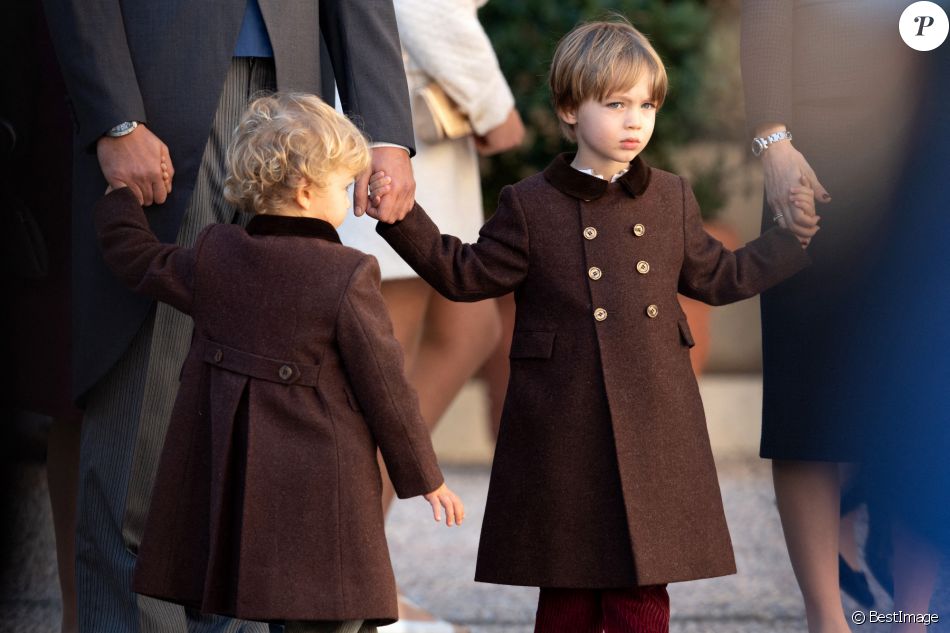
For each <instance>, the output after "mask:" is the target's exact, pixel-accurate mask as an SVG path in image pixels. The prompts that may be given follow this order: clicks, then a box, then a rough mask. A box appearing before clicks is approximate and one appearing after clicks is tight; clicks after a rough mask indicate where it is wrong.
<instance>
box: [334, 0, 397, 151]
mask: <svg viewBox="0 0 950 633" xmlns="http://www.w3.org/2000/svg"><path fill="white" fill-rule="evenodd" d="M320 31H321V32H322V34H323V38H324V40H325V42H326V45H327V49H328V50H329V53H330V62H331V63H332V65H333V73H334V76H335V77H336V83H337V88H338V90H339V91H340V100H341V101H342V103H343V111H344V112H345V113H346V115H347V116H350V117H352V118H353V119H354V120H355V121H356V123H357V124H358V125H361V126H362V129H363V131H364V132H365V133H366V135H367V136H368V137H369V140H370V141H372V142H377V143H393V144H395V145H402V146H403V147H407V148H409V152H410V154H414V153H415V140H414V138H413V133H412V114H411V112H410V110H409V88H408V87H407V85H406V72H405V70H404V68H403V64H402V49H401V47H400V45H399V32H398V31H397V29H396V15H395V12H394V11H393V4H392V0H323V1H322V2H320Z"/></svg>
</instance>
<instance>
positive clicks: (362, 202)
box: [353, 146, 416, 224]
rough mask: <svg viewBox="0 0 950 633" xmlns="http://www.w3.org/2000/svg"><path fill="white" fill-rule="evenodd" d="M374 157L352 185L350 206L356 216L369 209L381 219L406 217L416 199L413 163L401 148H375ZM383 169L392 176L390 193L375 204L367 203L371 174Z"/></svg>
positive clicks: (394, 220) (385, 220)
mask: <svg viewBox="0 0 950 633" xmlns="http://www.w3.org/2000/svg"><path fill="white" fill-rule="evenodd" d="M372 154H373V160H372V165H371V166H370V168H369V170H367V171H366V172H365V173H364V174H363V175H362V176H360V177H359V178H357V180H356V185H355V186H354V188H353V207H354V212H355V214H356V215H363V213H364V212H369V214H370V216H372V217H374V218H376V219H377V220H379V221H380V222H386V223H387V224H392V223H394V222H398V221H399V220H401V219H403V218H404V217H406V214H407V213H409V211H411V210H412V204H413V202H414V201H415V195H416V181H415V179H414V178H413V176H412V164H411V163H410V162H409V152H407V151H406V150H405V149H403V148H401V147H389V146H384V147H374V148H373V149H372ZM378 171H382V172H385V173H386V175H387V176H389V177H390V178H391V179H392V182H391V183H390V185H389V193H388V194H386V195H385V196H383V197H382V200H381V201H380V203H379V206H378V207H372V206H370V203H369V196H368V189H369V177H370V175H372V174H374V173H376V172H378Z"/></svg>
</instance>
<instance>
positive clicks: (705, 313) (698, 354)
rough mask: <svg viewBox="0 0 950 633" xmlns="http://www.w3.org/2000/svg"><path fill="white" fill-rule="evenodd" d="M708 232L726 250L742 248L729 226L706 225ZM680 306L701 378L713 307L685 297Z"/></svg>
mask: <svg viewBox="0 0 950 633" xmlns="http://www.w3.org/2000/svg"><path fill="white" fill-rule="evenodd" d="M706 232H707V233H709V234H710V235H712V236H713V237H715V238H716V239H717V240H719V241H720V242H722V243H723V244H724V245H725V247H726V248H728V249H730V250H735V249H736V248H738V247H739V246H741V241H740V240H739V235H738V233H736V230H735V229H733V228H732V227H731V226H729V225H728V224H722V223H720V222H718V221H712V222H707V223H706ZM679 300H680V305H681V306H682V307H683V312H685V313H686V321H687V322H688V323H689V329H690V331H691V332H692V333H693V340H694V341H695V342H696V345H695V346H693V349H691V350H690V360H691V361H692V363H693V372H694V373H695V374H696V375H697V376H699V375H700V374H702V373H703V369H704V368H705V367H706V361H707V360H708V358H709V348H710V344H711V334H710V328H709V321H710V317H711V316H712V306H709V305H706V304H705V303H702V302H700V301H696V300H695V299H689V298H687V297H684V296H683V295H680V296H679Z"/></svg>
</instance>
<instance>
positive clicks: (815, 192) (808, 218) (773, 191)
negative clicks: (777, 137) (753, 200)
mask: <svg viewBox="0 0 950 633" xmlns="http://www.w3.org/2000/svg"><path fill="white" fill-rule="evenodd" d="M762 168H763V171H764V174H765V197H766V200H767V201H768V204H769V208H770V209H772V212H773V213H774V214H775V216H776V221H777V222H778V224H779V226H781V227H782V228H786V229H788V230H789V231H791V232H792V233H794V234H795V235H796V236H798V238H799V240H800V241H801V242H802V245H803V246H807V245H808V242H810V241H811V238H812V237H814V236H815V233H817V232H818V219H817V216H816V215H815V204H814V203H815V200H819V201H821V202H823V203H827V202H830V201H831V196H830V195H828V192H827V191H826V190H825V188H824V186H822V184H821V183H820V182H819V181H818V177H817V176H816V175H815V171H814V170H813V169H812V168H811V165H809V164H808V161H807V160H805V157H804V156H803V155H802V153H801V152H799V151H798V150H797V149H795V147H794V146H792V144H791V142H781V143H775V144H774V145H771V146H769V148H768V150H767V151H765V152H763V154H762ZM799 185H803V186H805V187H807V188H809V189H810V190H811V192H812V200H811V205H810V209H811V213H810V214H809V213H808V212H807V211H808V209H806V208H804V207H802V206H801V205H796V204H794V200H793V196H794V195H795V194H794V193H793V192H792V189H793V188H797V187H798V186H799Z"/></svg>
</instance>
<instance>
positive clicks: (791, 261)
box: [679, 179, 811, 305]
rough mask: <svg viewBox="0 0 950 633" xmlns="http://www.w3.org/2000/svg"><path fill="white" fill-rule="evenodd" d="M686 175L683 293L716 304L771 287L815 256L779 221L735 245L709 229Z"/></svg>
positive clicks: (728, 301)
mask: <svg viewBox="0 0 950 633" xmlns="http://www.w3.org/2000/svg"><path fill="white" fill-rule="evenodd" d="M681 180H682V184H683V213H684V217H683V241H684V245H683V249H684V251H683V267H682V268H681V269H680V278H679V291H680V293H682V294H684V295H686V296H687V297H691V298H693V299H698V300H699V301H704V302H706V303H709V304H712V305H723V304H726V303H732V302H734V301H740V300H742V299H748V298H749V297H752V296H755V295H757V294H759V293H760V292H762V291H764V290H767V289H768V288H771V287H772V286H774V285H776V284H778V283H779V282H781V281H784V280H785V279H787V278H788V277H791V276H792V275H794V274H795V273H797V272H798V271H799V270H801V269H802V268H805V267H806V266H808V264H809V263H810V262H811V260H810V259H809V258H808V256H807V255H806V254H805V251H804V250H803V247H802V245H801V244H800V243H799V241H798V238H797V237H796V236H795V235H794V234H793V233H792V232H791V231H788V230H787V229H783V228H779V227H775V228H772V229H769V230H768V231H766V232H765V233H763V234H762V235H761V236H759V237H758V238H757V239H755V240H752V241H751V242H749V243H748V244H746V245H745V246H744V247H742V248H740V249H738V250H736V251H735V252H733V251H730V250H729V249H727V248H726V247H725V246H723V245H722V243H721V242H719V240H717V239H716V238H714V237H712V236H711V235H709V234H708V233H706V231H705V229H704V228H703V221H702V218H701V216H700V213H699V204H698V203H697V202H696V197H695V196H694V195H693V191H692V189H690V187H689V185H688V184H687V183H686V181H685V180H683V179H681Z"/></svg>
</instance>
